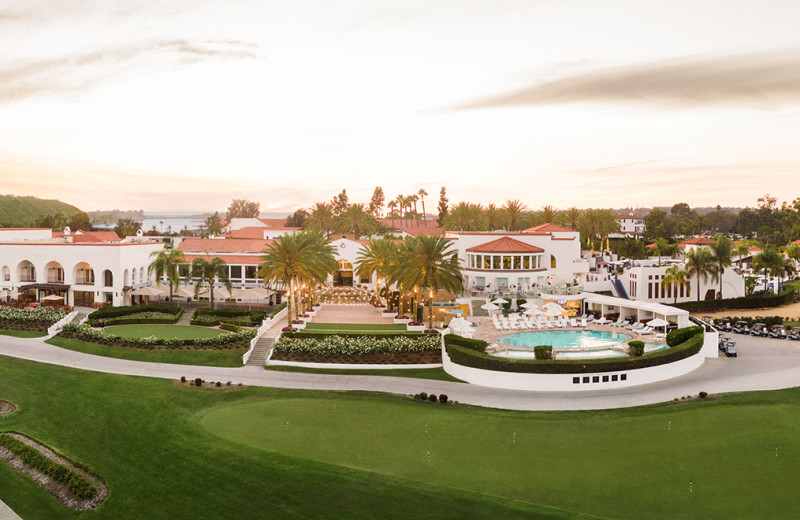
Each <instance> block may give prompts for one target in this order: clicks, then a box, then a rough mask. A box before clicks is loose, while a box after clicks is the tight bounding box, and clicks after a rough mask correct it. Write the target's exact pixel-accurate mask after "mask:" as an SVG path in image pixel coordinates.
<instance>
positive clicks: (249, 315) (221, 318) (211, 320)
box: [190, 307, 266, 327]
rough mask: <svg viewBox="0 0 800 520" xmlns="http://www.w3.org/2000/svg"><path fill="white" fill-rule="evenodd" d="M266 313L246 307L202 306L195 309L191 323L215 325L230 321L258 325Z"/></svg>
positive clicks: (240, 324)
mask: <svg viewBox="0 0 800 520" xmlns="http://www.w3.org/2000/svg"><path fill="white" fill-rule="evenodd" d="M265 315H266V313H265V312H263V311H248V310H245V309H208V308H206V307H201V308H199V309H197V310H196V311H194V314H193V315H192V319H191V321H190V323H191V324H192V325H201V326H204V327H214V326H216V325H219V324H220V323H230V324H232V325H238V326H240V327H258V326H259V325H261V322H263V321H264V316H265Z"/></svg>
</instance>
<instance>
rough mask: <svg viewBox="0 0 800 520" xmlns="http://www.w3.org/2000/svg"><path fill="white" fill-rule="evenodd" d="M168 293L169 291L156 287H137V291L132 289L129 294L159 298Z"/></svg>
mask: <svg viewBox="0 0 800 520" xmlns="http://www.w3.org/2000/svg"><path fill="white" fill-rule="evenodd" d="M168 292H169V289H165V288H163V287H156V286H155V285H146V286H144V287H139V288H138V289H134V290H133V292H131V295H133V296H147V297H148V298H149V297H150V296H161V295H162V294H166V293H168Z"/></svg>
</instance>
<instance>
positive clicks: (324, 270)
mask: <svg viewBox="0 0 800 520" xmlns="http://www.w3.org/2000/svg"><path fill="white" fill-rule="evenodd" d="M261 262H262V263H261V265H259V267H258V271H257V272H256V273H257V275H258V277H259V278H262V279H263V280H264V282H265V283H268V282H271V283H275V282H281V283H283V285H284V287H288V289H289V321H290V322H291V321H293V320H294V319H297V318H298V317H299V316H300V313H299V306H298V301H297V300H298V298H297V290H298V289H300V288H301V287H302V285H303V284H304V283H308V284H309V285H311V284H314V285H316V284H317V283H325V281H326V280H327V278H328V274H330V273H333V272H335V271H336V269H337V268H338V265H337V263H336V259H335V257H334V248H333V246H332V245H330V244H329V243H328V241H327V240H326V239H325V236H324V235H323V234H322V232H320V231H303V232H302V233H298V234H296V235H281V236H280V237H278V238H277V239H276V240H274V241H273V242H271V243H270V244H269V245H268V246H267V248H266V249H265V250H264V254H263V255H262V256H261Z"/></svg>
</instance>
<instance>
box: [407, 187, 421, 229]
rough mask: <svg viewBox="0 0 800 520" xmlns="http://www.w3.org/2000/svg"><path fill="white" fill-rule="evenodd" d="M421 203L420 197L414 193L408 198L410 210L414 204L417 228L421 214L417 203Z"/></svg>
mask: <svg viewBox="0 0 800 520" xmlns="http://www.w3.org/2000/svg"><path fill="white" fill-rule="evenodd" d="M418 201H419V195H417V194H416V193H412V194H411V195H409V196H408V204H409V209H411V204H414V220H416V222H417V227H419V213H417V202H418Z"/></svg>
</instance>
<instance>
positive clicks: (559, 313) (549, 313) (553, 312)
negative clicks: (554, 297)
mask: <svg viewBox="0 0 800 520" xmlns="http://www.w3.org/2000/svg"><path fill="white" fill-rule="evenodd" d="M544 315H545V316H553V317H555V316H563V315H564V309H561V310H560V311H557V310H555V309H547V311H546V312H545V313H544Z"/></svg>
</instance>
